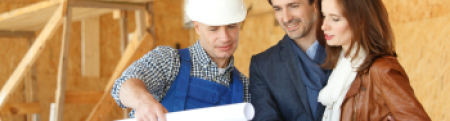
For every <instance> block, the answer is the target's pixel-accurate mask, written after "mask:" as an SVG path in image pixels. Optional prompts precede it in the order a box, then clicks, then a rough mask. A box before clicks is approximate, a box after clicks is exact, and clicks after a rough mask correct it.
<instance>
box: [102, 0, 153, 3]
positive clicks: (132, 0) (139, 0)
mask: <svg viewBox="0 0 450 121" xmlns="http://www.w3.org/2000/svg"><path fill="white" fill-rule="evenodd" d="M98 1H105V2H127V3H148V2H153V1H155V0H98Z"/></svg>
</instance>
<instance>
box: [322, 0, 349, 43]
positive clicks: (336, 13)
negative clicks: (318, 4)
mask: <svg viewBox="0 0 450 121" xmlns="http://www.w3.org/2000/svg"><path fill="white" fill-rule="evenodd" d="M322 14H323V16H324V20H323V24H322V30H323V31H324V33H325V39H327V44H328V45H331V46H342V48H343V49H345V50H347V49H348V47H350V44H351V37H352V31H351V28H350V25H349V23H348V20H347V18H345V17H344V16H343V13H342V10H341V7H340V6H339V4H338V3H337V0H323V1H322Z"/></svg>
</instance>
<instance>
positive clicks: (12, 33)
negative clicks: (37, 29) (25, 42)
mask: <svg viewBox="0 0 450 121" xmlns="http://www.w3.org/2000/svg"><path fill="white" fill-rule="evenodd" d="M0 36H3V37H27V38H28V37H34V36H35V33H34V31H3V30H0Z"/></svg>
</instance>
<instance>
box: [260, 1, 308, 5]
mask: <svg viewBox="0 0 450 121" xmlns="http://www.w3.org/2000/svg"><path fill="white" fill-rule="evenodd" d="M267 1H269V3H270V5H272V0H267ZM308 1H309V5H311V4H312V3H313V2H314V0H308Z"/></svg>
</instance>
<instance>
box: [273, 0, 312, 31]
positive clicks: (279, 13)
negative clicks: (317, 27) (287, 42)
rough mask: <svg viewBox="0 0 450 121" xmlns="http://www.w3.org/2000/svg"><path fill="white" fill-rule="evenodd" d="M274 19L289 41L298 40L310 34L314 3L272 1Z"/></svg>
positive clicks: (291, 0) (290, 0) (302, 0)
mask: <svg viewBox="0 0 450 121" xmlns="http://www.w3.org/2000/svg"><path fill="white" fill-rule="evenodd" d="M271 2H272V7H273V9H274V11H275V18H276V19H277V20H278V23H279V25H280V26H281V28H283V30H284V31H285V32H286V33H287V35H288V36H289V37H290V38H291V39H299V38H302V37H305V36H307V35H308V34H310V33H312V32H311V29H312V28H313V25H314V22H315V20H316V15H315V12H316V7H315V5H314V4H315V3H312V4H310V3H309V2H308V0H272V1H271Z"/></svg>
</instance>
